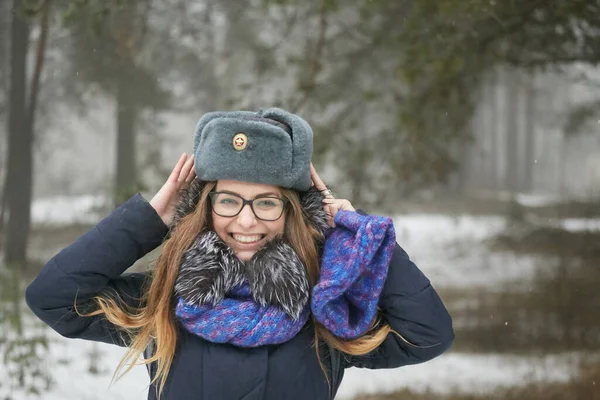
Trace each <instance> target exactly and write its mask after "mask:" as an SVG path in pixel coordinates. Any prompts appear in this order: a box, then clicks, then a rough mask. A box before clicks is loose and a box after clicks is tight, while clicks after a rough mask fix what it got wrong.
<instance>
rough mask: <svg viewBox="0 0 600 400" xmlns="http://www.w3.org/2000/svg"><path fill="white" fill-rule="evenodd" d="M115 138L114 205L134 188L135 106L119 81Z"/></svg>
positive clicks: (126, 196) (135, 184)
mask: <svg viewBox="0 0 600 400" xmlns="http://www.w3.org/2000/svg"><path fill="white" fill-rule="evenodd" d="M116 100H117V105H116V107H117V110H116V113H117V115H116V120H117V140H116V146H117V148H116V150H117V151H116V153H117V159H116V170H115V188H116V197H115V201H116V204H115V205H119V204H121V203H122V202H123V201H125V200H126V199H127V198H129V197H130V196H131V195H132V194H134V193H133V192H134V191H135V190H136V186H137V176H136V164H137V163H136V149H135V136H136V135H135V121H136V106H135V102H134V100H133V99H132V97H131V95H130V94H129V93H128V89H127V85H126V83H124V82H121V83H120V84H119V85H118V87H117V96H116Z"/></svg>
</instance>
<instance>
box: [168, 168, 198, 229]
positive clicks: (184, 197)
mask: <svg viewBox="0 0 600 400" xmlns="http://www.w3.org/2000/svg"><path fill="white" fill-rule="evenodd" d="M206 183H207V182H205V181H201V180H200V179H198V178H196V179H194V180H193V181H192V183H191V184H190V186H189V188H188V189H185V190H182V191H181V195H180V199H179V204H178V205H177V207H176V208H175V215H174V216H173V223H172V224H171V228H173V227H175V226H176V225H177V223H178V222H179V221H180V220H181V219H182V218H183V217H185V216H186V215H188V214H191V213H192V212H193V211H194V209H195V208H196V205H198V201H199V200H200V193H202V189H204V186H205V185H206Z"/></svg>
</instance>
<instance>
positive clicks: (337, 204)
mask: <svg viewBox="0 0 600 400" xmlns="http://www.w3.org/2000/svg"><path fill="white" fill-rule="evenodd" d="M310 178H311V180H312V185H313V186H314V187H315V188H317V190H318V191H320V192H322V193H323V194H324V195H325V198H324V199H323V209H324V210H325V212H326V213H327V215H328V218H327V224H328V225H329V226H331V227H332V228H335V216H336V214H337V212H338V211H339V210H344V211H356V210H355V209H354V207H352V203H350V201H348V200H346V199H336V198H335V197H333V195H332V194H331V191H330V190H329V189H327V186H325V184H324V183H323V181H322V180H321V178H320V177H319V175H318V174H317V171H316V170H315V167H314V165H313V164H312V162H311V163H310Z"/></svg>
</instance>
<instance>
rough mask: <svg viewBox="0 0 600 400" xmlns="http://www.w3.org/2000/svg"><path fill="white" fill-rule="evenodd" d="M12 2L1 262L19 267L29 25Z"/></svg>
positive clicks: (28, 141)
mask: <svg viewBox="0 0 600 400" xmlns="http://www.w3.org/2000/svg"><path fill="white" fill-rule="evenodd" d="M20 3H21V2H20V1H19V0H13V5H12V10H11V11H12V12H11V17H12V19H11V29H10V35H11V39H10V83H9V104H8V152H7V153H8V157H7V158H8V160H7V161H8V163H7V172H6V184H5V185H4V188H5V195H6V208H7V210H8V224H7V227H6V232H5V233H6V240H5V242H4V243H5V249H4V254H5V261H6V263H7V264H8V265H9V266H11V267H12V266H15V265H18V266H22V264H23V263H24V262H25V260H26V249H27V237H28V234H29V214H30V205H29V201H30V199H31V173H32V170H31V161H32V157H31V145H32V138H31V137H30V133H31V132H28V129H27V123H26V121H25V119H26V117H27V111H26V92H27V83H26V81H27V74H26V71H27V50H28V48H29V24H28V22H27V20H26V19H25V17H24V16H23V13H22V10H21V9H20Z"/></svg>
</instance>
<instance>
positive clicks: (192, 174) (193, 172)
mask: <svg viewBox="0 0 600 400" xmlns="http://www.w3.org/2000/svg"><path fill="white" fill-rule="evenodd" d="M195 177H196V170H195V169H194V168H192V169H191V170H190V172H188V175H187V177H186V178H185V181H186V183H192V182H193V181H194V178H195Z"/></svg>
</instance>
